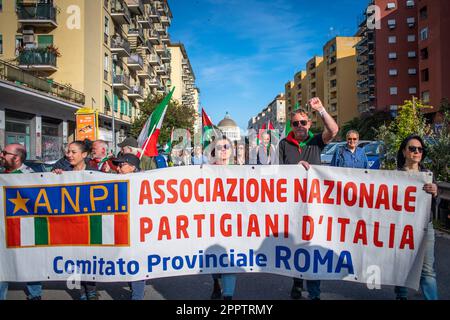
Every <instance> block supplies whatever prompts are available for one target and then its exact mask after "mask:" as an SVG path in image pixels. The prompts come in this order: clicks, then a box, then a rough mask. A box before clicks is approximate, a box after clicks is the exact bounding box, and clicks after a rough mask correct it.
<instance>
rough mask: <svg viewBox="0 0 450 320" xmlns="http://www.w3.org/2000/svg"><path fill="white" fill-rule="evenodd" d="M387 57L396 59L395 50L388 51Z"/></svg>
mask: <svg viewBox="0 0 450 320" xmlns="http://www.w3.org/2000/svg"><path fill="white" fill-rule="evenodd" d="M389 59H391V60H392V59H397V52H389Z"/></svg>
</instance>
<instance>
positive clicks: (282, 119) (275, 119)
mask: <svg viewBox="0 0 450 320" xmlns="http://www.w3.org/2000/svg"><path fill="white" fill-rule="evenodd" d="M269 121H270V123H271V124H272V126H273V127H274V128H275V129H277V130H280V131H279V132H284V128H285V126H286V98H285V95H284V93H280V94H278V95H277V96H276V97H275V98H274V99H273V100H272V101H271V102H270V103H269V104H268V105H267V106H266V107H265V108H264V109H263V110H262V111H261V112H260V113H259V114H258V115H257V116H255V117H252V118H251V119H250V120H249V122H248V129H249V130H250V129H254V130H256V131H258V130H260V129H261V128H262V127H263V126H264V127H265V128H268V124H269Z"/></svg>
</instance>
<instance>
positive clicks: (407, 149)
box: [395, 135, 438, 300]
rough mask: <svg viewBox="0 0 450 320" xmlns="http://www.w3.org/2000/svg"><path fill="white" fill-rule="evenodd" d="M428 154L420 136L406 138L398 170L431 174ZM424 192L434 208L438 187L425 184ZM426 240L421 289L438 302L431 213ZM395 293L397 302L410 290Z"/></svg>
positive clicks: (402, 288)
mask: <svg viewBox="0 0 450 320" xmlns="http://www.w3.org/2000/svg"><path fill="white" fill-rule="evenodd" d="M426 152H427V150H426V147H425V143H424V142H423V139H422V138H421V137H419V136H418V135H410V136H409V137H407V138H405V139H404V140H403V142H402V143H401V145H400V148H399V150H398V153H397V170H400V171H407V172H429V171H428V170H427V169H425V167H424V165H423V160H424V159H425V157H426ZM423 190H424V191H425V192H426V193H429V194H431V195H432V196H433V202H432V208H433V206H434V205H435V199H436V197H437V194H438V188H437V185H436V184H435V183H428V184H425V185H424V187H423ZM424 239H425V240H424V241H425V244H426V245H425V257H424V260H423V266H422V274H421V276H420V288H421V290H422V293H423V295H424V297H425V299H426V300H438V290H437V282H436V271H435V268H434V244H435V234H434V228H433V215H432V214H431V213H430V221H429V224H428V227H427V230H426V232H425V235H424ZM395 293H396V296H397V300H407V299H408V288H406V287H395Z"/></svg>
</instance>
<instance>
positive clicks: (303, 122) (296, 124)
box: [292, 120, 308, 127]
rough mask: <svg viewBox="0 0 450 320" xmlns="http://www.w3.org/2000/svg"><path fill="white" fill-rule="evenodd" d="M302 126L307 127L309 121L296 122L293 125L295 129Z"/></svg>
mask: <svg viewBox="0 0 450 320" xmlns="http://www.w3.org/2000/svg"><path fill="white" fill-rule="evenodd" d="M300 124H301V125H302V126H303V127H305V126H306V125H307V124H308V120H300V121H294V122H292V125H293V126H294V127H300Z"/></svg>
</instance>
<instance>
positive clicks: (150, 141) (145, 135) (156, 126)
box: [138, 87, 175, 157]
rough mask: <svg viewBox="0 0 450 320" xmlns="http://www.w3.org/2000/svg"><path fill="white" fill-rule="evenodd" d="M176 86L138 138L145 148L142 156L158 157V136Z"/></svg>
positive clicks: (154, 112)
mask: <svg viewBox="0 0 450 320" xmlns="http://www.w3.org/2000/svg"><path fill="white" fill-rule="evenodd" d="M174 90H175V87H173V88H172V90H171V91H170V92H169V94H168V95H167V96H166V97H165V98H164V99H163V101H161V103H160V104H159V105H158V106H157V107H156V109H155V111H153V113H152V114H151V115H150V117H149V118H148V120H147V122H146V123H145V125H144V128H142V131H141V134H140V135H139V138H138V144H139V147H140V148H141V149H142V150H143V152H142V154H141V157H142V156H143V155H146V156H148V157H156V156H157V155H158V148H157V144H158V138H159V133H160V131H161V126H162V123H163V121H164V116H165V115H166V111H167V107H168V106H169V102H170V99H172V95H173V92H174Z"/></svg>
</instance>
